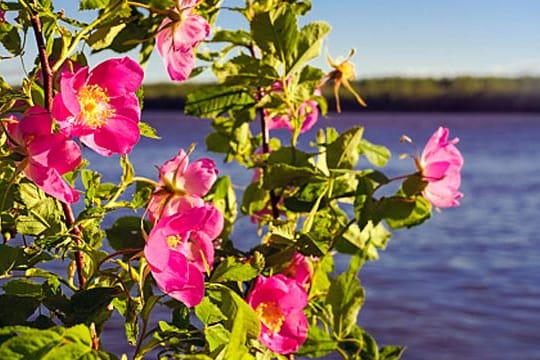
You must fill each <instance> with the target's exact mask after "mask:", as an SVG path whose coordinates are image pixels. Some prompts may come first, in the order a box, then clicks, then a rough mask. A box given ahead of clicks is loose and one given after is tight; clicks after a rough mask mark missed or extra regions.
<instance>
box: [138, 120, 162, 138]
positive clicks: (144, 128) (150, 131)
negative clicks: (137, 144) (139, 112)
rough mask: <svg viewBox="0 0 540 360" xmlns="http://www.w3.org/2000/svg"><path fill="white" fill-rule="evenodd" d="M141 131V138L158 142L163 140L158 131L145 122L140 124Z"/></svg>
mask: <svg viewBox="0 0 540 360" xmlns="http://www.w3.org/2000/svg"><path fill="white" fill-rule="evenodd" d="M139 130H140V131H141V136H144V137H147V138H150V139H156V140H159V139H161V137H160V136H159V135H158V134H157V132H156V129H154V128H153V127H151V126H150V125H148V124H147V123H145V122H144V121H140V122H139Z"/></svg>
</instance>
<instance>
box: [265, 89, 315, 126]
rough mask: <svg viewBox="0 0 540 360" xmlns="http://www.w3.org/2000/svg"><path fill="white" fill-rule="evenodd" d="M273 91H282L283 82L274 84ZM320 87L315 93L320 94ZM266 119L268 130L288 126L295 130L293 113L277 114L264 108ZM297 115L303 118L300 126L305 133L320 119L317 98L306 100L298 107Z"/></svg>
mask: <svg viewBox="0 0 540 360" xmlns="http://www.w3.org/2000/svg"><path fill="white" fill-rule="evenodd" d="M271 91H273V92H282V91H283V84H282V83H281V81H278V82H276V83H274V84H272V87H271ZM320 94H321V91H320V90H319V89H317V90H315V95H320ZM263 113H264V119H265V122H266V125H267V126H268V130H273V129H280V128H287V129H289V130H290V131H293V130H294V129H293V125H292V118H293V115H292V114H290V113H289V114H276V115H272V114H271V113H270V112H269V111H268V110H266V109H265V110H263ZM297 117H298V118H300V119H302V126H301V127H300V134H303V133H305V132H306V131H308V130H309V129H311V128H312V127H313V125H315V124H316V123H317V120H319V105H318V104H317V102H316V101H315V100H306V101H304V102H303V103H302V104H301V105H300V107H299V108H298V113H297Z"/></svg>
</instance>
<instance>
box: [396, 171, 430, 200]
mask: <svg viewBox="0 0 540 360" xmlns="http://www.w3.org/2000/svg"><path fill="white" fill-rule="evenodd" d="M426 185H427V181H425V180H424V179H423V178H422V176H421V175H420V174H415V175H411V176H409V177H408V178H407V179H405V181H404V182H403V184H401V190H402V191H403V193H404V194H405V196H413V195H418V194H420V193H421V192H422V190H424V188H425V187H426Z"/></svg>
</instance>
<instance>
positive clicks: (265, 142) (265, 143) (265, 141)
mask: <svg viewBox="0 0 540 360" xmlns="http://www.w3.org/2000/svg"><path fill="white" fill-rule="evenodd" d="M249 51H250V53H251V57H253V58H254V59H255V58H256V57H257V56H256V53H255V45H254V44H253V43H252V44H251V45H250V48H249ZM262 96H263V94H262V89H261V88H258V89H257V95H256V97H257V101H259V100H260V99H261V98H262ZM259 118H260V121H261V133H262V149H263V153H265V154H267V153H269V152H270V145H269V141H270V131H269V130H268V126H267V124H266V119H265V116H264V109H263V108H260V109H259ZM263 171H265V169H264V168H263ZM278 202H279V197H278V196H277V195H276V193H275V192H274V190H270V205H271V206H272V216H273V217H274V219H277V218H278V217H279V209H278V207H277V205H278Z"/></svg>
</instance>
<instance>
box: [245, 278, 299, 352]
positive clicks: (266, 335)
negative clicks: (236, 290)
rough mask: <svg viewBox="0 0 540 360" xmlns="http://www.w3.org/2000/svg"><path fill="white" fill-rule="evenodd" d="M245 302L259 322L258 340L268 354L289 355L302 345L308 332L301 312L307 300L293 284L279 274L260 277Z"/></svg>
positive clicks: (296, 284)
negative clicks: (271, 352)
mask: <svg viewBox="0 0 540 360" xmlns="http://www.w3.org/2000/svg"><path fill="white" fill-rule="evenodd" d="M247 302H248V304H249V305H250V306H251V307H252V308H253V309H254V310H255V312H256V313H257V316H258V317H259V320H260V322H261V333H260V335H259V340H260V341H261V342H262V343H263V344H264V345H265V346H267V347H268V348H269V349H270V350H272V351H273V352H275V353H278V354H290V353H294V352H296V351H297V350H298V349H299V348H300V346H301V345H302V344H303V343H304V341H305V340H306V338H307V329H308V321H307V318H306V315H305V314H304V308H305V307H306V306H307V304H308V297H307V294H306V290H304V288H302V287H301V286H300V285H299V284H298V283H297V282H296V281H294V280H292V279H289V278H287V277H285V276H284V275H281V274H278V275H274V276H271V277H269V278H266V277H264V276H259V277H258V278H257V280H256V281H255V285H254V287H253V290H252V291H251V293H250V294H249V296H248V299H247Z"/></svg>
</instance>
